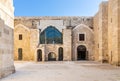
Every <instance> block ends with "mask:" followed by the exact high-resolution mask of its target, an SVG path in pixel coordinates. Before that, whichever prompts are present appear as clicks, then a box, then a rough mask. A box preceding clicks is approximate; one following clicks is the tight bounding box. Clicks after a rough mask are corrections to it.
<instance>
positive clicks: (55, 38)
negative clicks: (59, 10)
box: [40, 26, 63, 44]
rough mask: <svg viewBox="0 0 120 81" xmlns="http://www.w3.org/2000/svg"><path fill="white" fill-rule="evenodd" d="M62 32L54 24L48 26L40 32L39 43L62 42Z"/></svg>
mask: <svg viewBox="0 0 120 81" xmlns="http://www.w3.org/2000/svg"><path fill="white" fill-rule="evenodd" d="M62 43H63V38H62V33H61V32H60V31H59V30H58V29H57V28H56V27H54V26H48V27H47V28H46V29H45V30H44V31H42V32H41V33H40V44H62Z"/></svg>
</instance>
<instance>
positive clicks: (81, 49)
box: [77, 45, 87, 60]
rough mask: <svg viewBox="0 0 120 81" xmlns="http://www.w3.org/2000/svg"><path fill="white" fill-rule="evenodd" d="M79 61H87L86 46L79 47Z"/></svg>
mask: <svg viewBox="0 0 120 81" xmlns="http://www.w3.org/2000/svg"><path fill="white" fill-rule="evenodd" d="M77 60H87V54H86V47H85V46H84V45H80V46H78V47H77Z"/></svg>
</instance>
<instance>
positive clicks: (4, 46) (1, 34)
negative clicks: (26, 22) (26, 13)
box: [0, 0, 15, 78]
mask: <svg viewBox="0 0 120 81" xmlns="http://www.w3.org/2000/svg"><path fill="white" fill-rule="evenodd" d="M13 29H14V8H13V1H12V0H7V1H6V0H0V78H2V77H5V76H7V75H9V74H11V73H14V72H15V68H14V61H13V41H14V39H13Z"/></svg>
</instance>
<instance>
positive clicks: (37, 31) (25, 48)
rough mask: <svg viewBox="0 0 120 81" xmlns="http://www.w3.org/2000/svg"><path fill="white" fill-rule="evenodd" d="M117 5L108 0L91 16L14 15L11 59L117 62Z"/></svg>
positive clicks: (115, 63) (119, 11)
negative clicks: (13, 56)
mask: <svg viewBox="0 0 120 81" xmlns="http://www.w3.org/2000/svg"><path fill="white" fill-rule="evenodd" d="M119 7H120V1H119V0H114V1H113V0H109V1H105V2H102V3H101V4H100V7H99V11H98V12H97V14H96V15H95V16H94V17H78V16H73V17H15V20H14V22H15V30H14V45H15V48H14V55H15V58H14V59H15V60H27V61H28V60H34V61H49V60H57V61H61V60H63V61H71V60H73V61H77V60H94V61H100V62H107V63H110V64H113V65H120V53H119V48H120V47H119V41H120V40H119V22H120V21H119V19H120V18H119V13H120V8H119ZM52 29H53V30H52ZM60 38H61V39H60ZM60 41H62V42H60Z"/></svg>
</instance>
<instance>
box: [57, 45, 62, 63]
mask: <svg viewBox="0 0 120 81" xmlns="http://www.w3.org/2000/svg"><path fill="white" fill-rule="evenodd" d="M58 52H59V53H58V54H59V58H58V60H59V61H63V48H62V47H60V48H59V49H58Z"/></svg>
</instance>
